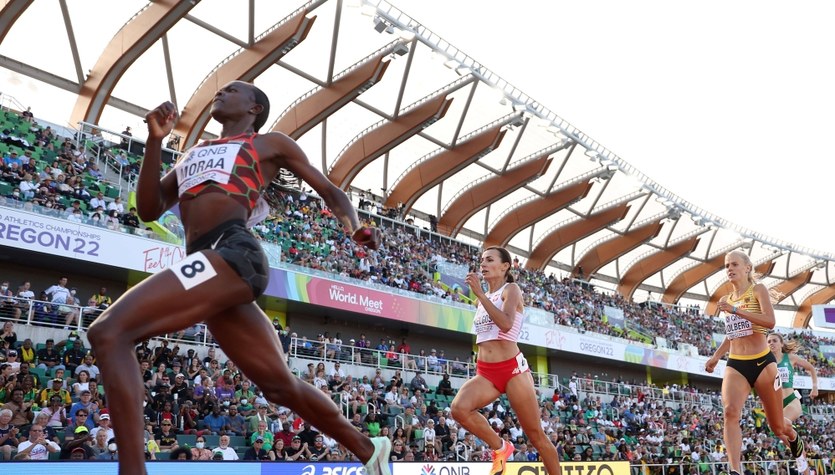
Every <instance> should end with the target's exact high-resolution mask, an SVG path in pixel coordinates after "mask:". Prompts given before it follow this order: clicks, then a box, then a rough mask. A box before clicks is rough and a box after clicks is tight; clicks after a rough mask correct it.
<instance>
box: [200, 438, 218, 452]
mask: <svg viewBox="0 0 835 475" xmlns="http://www.w3.org/2000/svg"><path fill="white" fill-rule="evenodd" d="M203 439H205V440H206V447H207V448H210V449H213V448H215V447H217V446H218V445H220V436H219V435H204V436H203Z"/></svg>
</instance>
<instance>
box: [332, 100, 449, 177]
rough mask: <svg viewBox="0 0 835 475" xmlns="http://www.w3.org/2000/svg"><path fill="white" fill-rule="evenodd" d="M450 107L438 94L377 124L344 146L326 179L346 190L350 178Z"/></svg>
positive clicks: (435, 119)
mask: <svg viewBox="0 0 835 475" xmlns="http://www.w3.org/2000/svg"><path fill="white" fill-rule="evenodd" d="M451 104H452V99H447V98H446V96H445V95H444V94H439V95H437V96H435V97H433V98H431V99H429V100H427V101H426V102H424V103H422V104H420V105H418V106H416V107H414V108H413V109H411V110H409V111H408V112H406V113H404V114H401V115H400V116H398V117H397V118H396V119H394V120H392V121H388V122H381V123H380V125H379V126H378V127H375V128H373V129H371V130H368V131H367V132H365V133H364V134H363V135H362V136H360V137H359V138H357V139H355V140H354V141H353V142H352V143H351V144H350V145H348V146H347V147H345V149H344V150H343V151H342V153H341V154H340V155H339V157H337V158H336V160H334V162H333V165H332V166H331V168H330V171H328V178H329V179H330V180H331V181H332V182H333V183H334V184H336V186H338V187H340V188H342V189H343V190H347V189H348V187H349V186H350V185H351V181H352V180H353V179H354V177H356V176H357V174H358V173H359V172H360V171H362V169H363V168H365V167H366V166H367V165H368V164H369V163H371V162H373V161H374V160H376V159H377V158H379V157H381V156H382V155H385V154H386V153H387V152H388V151H389V150H391V149H393V148H394V147H396V146H398V145H400V144H401V143H403V142H404V141H405V140H407V139H409V138H410V137H412V136H413V135H415V134H417V133H418V132H420V131H421V130H423V129H424V128H426V127H428V126H429V125H431V124H433V123H435V122H436V121H438V120H439V119H440V118H441V117H443V116H444V114H446V111H447V110H449V106H450V105H451Z"/></svg>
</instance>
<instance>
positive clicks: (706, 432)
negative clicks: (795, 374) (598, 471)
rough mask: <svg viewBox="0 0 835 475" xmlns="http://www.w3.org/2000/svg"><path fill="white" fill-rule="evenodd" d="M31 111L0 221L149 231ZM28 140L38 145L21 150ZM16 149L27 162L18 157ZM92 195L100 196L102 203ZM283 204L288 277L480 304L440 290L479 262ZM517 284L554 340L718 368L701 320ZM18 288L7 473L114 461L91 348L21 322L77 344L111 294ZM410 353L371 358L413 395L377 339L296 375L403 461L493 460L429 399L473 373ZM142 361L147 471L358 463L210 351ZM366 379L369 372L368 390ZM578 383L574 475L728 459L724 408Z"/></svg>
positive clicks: (275, 224) (525, 281)
mask: <svg viewBox="0 0 835 475" xmlns="http://www.w3.org/2000/svg"><path fill="white" fill-rule="evenodd" d="M26 112H28V115H27V114H24V115H21V117H20V121H21V122H20V123H19V124H18V125H16V126H15V127H12V128H11V129H10V128H4V129H3V131H2V137H0V139H2V140H3V142H4V143H6V145H9V144H13V145H14V148H11V147H8V146H7V147H6V149H5V151H4V153H3V156H2V161H0V175H1V176H0V180H2V181H3V182H5V183H7V184H9V185H11V191H10V192H7V193H5V196H3V197H2V199H3V202H2V203H0V204H3V205H5V206H14V207H20V208H23V209H27V210H40V211H41V212H44V213H46V214H48V215H51V216H56V217H62V218H64V219H67V220H69V221H76V222H83V223H87V224H91V225H94V226H102V227H107V228H110V229H121V228H120V226H126V227H127V228H131V229H136V228H138V227H139V221H138V218H136V214H135V209H128V210H127V211H125V207H124V204H123V203H122V202H121V198H120V197H119V196H112V197H107V198H105V194H104V192H103V191H102V187H103V185H102V182H101V180H102V178H103V174H102V172H101V170H99V169H98V165H97V163H95V161H94V160H91V157H90V156H89V155H88V153H89V152H88V150H87V149H86V146H81V145H79V144H77V143H75V142H74V141H73V140H71V139H70V138H61V137H57V136H56V135H55V134H54V132H53V131H52V130H51V128H50V127H39V126H37V124H36V122H34V118H33V116H32V115H31V111H26ZM3 113H4V114H6V118H8V113H7V112H3ZM23 122H26V123H27V124H28V125H27V126H23V125H21V124H22V123H23ZM6 125H8V123H7V124H6ZM16 127H19V128H21V129H26V134H25V138H23V137H22V135H23V134H21V133H20V132H21V130H18V129H17V128H16ZM18 150H24V151H23V153H22V156H19V153H18ZM105 153H111V154H112V156H113V158H114V161H115V163H119V164H120V165H121V167H120V169H124V170H130V169H131V164H132V161H131V160H130V159H129V158H128V156H127V155H126V154H125V153H123V152H119V151H116V152H111V151H106V152H105ZM105 163H107V162H105ZM91 184H95V185H96V186H95V187H94V188H96V189H97V190H98V191H97V190H96V189H94V190H92V192H91V190H90V185H91ZM273 198H274V200H273V201H274V202H276V203H281V204H282V206H280V207H275V208H274V210H273V213H272V214H271V215H270V217H269V218H268V219H267V220H266V221H265V222H263V223H261V224H260V225H258V226H257V227H256V228H255V232H256V233H257V234H258V235H259V236H260V237H261V238H262V239H264V240H265V241H268V242H273V243H276V244H278V245H280V246H281V248H282V254H283V259H284V260H286V261H288V262H290V263H292V264H295V265H299V266H303V267H307V268H311V269H316V270H320V271H324V272H330V273H334V274H339V275H341V276H344V277H351V278H355V279H359V280H362V281H367V282H373V283H376V284H381V285H386V286H389V287H392V288H396V289H399V290H402V291H410V292H416V293H420V294H424V295H431V296H434V297H437V298H442V299H449V300H453V301H458V302H470V299H469V296H468V295H467V294H465V293H463V292H462V289H461V288H460V287H458V288H456V287H455V286H450V285H446V284H443V283H442V281H441V280H440V279H439V278H438V272H439V271H438V268H439V264H440V263H449V264H453V265H458V266H464V267H469V266H470V265H471V264H472V263H473V262H477V261H478V253H479V250H478V249H477V248H474V247H472V246H468V245H466V244H463V243H460V242H455V241H453V240H450V239H447V238H442V237H439V236H438V235H436V234H432V233H429V232H426V231H424V230H420V229H418V228H415V227H413V226H408V225H404V224H403V223H402V222H401V223H393V222H391V221H390V220H387V219H386V220H383V219H381V218H380V217H379V216H376V215H373V214H368V213H363V217H364V219H365V221H366V222H365V223H364V224H368V225H376V226H381V227H384V228H386V238H385V239H386V243H385V245H384V246H382V247H381V249H380V250H378V251H367V250H365V249H363V248H361V247H358V246H356V245H354V244H353V243H352V242H351V240H350V239H349V238H348V237H347V236H345V235H344V234H343V233H341V232H340V231H339V230H338V229H339V226H338V223H337V222H336V220H335V219H334V217H333V216H332V214H331V213H330V211H329V210H328V209H327V208H325V207H323V206H322V203H321V201H320V200H319V199H318V198H316V197H313V196H310V195H308V194H306V193H305V192H304V191H303V190H301V191H299V190H286V191H284V192H282V193H281V194H279V195H277V196H275V197H273ZM515 267H516V276H517V280H518V282H519V285H520V286H521V287H522V289H523V292H524V294H525V299H526V305H528V306H531V307H536V308H540V309H543V310H545V311H548V312H550V313H551V314H553V318H554V323H556V324H561V325H566V326H570V327H574V328H576V329H578V330H580V331H595V332H598V333H603V334H606V335H611V336H616V337H621V338H627V339H636V340H641V341H645V339H646V338H649V339H650V341H652V339H653V338H655V337H662V338H664V339H665V340H666V341H667V342H668V344H669V345H671V346H672V347H675V346H676V345H677V343H678V342H686V343H689V344H692V345H694V346H696V348H697V349H698V351H699V353H700V354H702V355H709V354H711V353H712V352H713V350H714V345H715V343H714V340H713V334H714V333H718V332H721V330H720V326H719V325H720V324H719V321H718V320H717V319H714V318H711V317H708V316H704V315H702V314H700V313H699V312H698V311H697V309H696V310H694V309H692V308H680V307H674V306H662V305H656V304H652V303H643V304H638V303H636V302H632V301H628V300H625V299H623V298H622V297H620V296H618V295H615V294H610V293H607V292H604V291H600V290H597V289H595V288H594V287H593V286H591V285H589V284H588V283H587V282H582V281H576V280H571V279H567V278H559V277H557V276H554V275H546V274H545V273H543V272H540V271H531V270H527V269H524V268H522V267H521V266H519V263H518V261H516V262H515ZM16 288H17V291H16V292H15V291H13V290H12V288H11V286H10V282H9V281H5V282H3V285H2V286H0V298H2V303H0V318H2V319H5V320H8V321H6V322H5V324H4V328H3V333H2V335H0V341H2V344H3V348H2V351H0V361H2V362H1V363H0V403H2V409H0V455H2V457H3V458H4V459H6V460H8V459H11V458H15V459H33V460H43V459H46V458H49V457H50V454H58V455H55V457H60V458H62V459H92V458H98V459H114V458H117V457H118V445H117V442H116V441H115V439H114V437H113V431H112V428H111V427H110V418H111V416H112V417H119V415H118V414H112V415H111V414H110V413H109V411H108V410H107V404H106V395H105V394H103V393H102V390H101V385H100V383H101V375H100V373H99V371H98V368H97V367H96V364H95V363H96V356H95V354H94V353H93V352H92V351H91V350H90V349H87V348H85V347H84V346H83V340H82V339H81V338H80V337H79V334H78V332H76V331H71V332H70V333H69V334H68V336H67V338H66V339H64V340H62V341H59V342H55V341H53V340H46V341H44V342H42V343H41V342H33V341H31V340H29V339H24V340H23V341H18V340H17V338H16V335H15V333H14V327H13V323H12V320H19V319H21V318H22V316H23V315H24V314H29V313H30V312H31V313H32V314H33V315H34V318H33V320H32V321H33V322H34V323H37V322H44V323H50V324H55V325H59V326H60V325H61V324H63V325H64V326H65V327H66V329H67V330H69V329H70V328H73V327H76V326H77V325H78V324H79V322H80V321H81V322H85V323H86V322H90V321H92V320H93V319H95V317H96V316H97V315H98V313H100V312H101V311H102V310H103V309H105V308H107V306H108V305H110V304H111V303H112V300H111V299H110V297H108V296H107V290H106V289H105V288H102V289H101V291H100V292H99V293H98V294H96V295H93V296H92V297H90V299H88V301H87V305H86V306H84V305H81V304H80V302H79V300H78V298H77V297H76V295H75V292H74V291H73V289H72V288H69V287H67V280H66V278H64V279H61V280H59V281H58V282H57V283H56V284H55V285H53V286H51V287H49V288H48V289H46V290H45V291H44V292H42V293H40V294H39V297H38V298H37V299H35V294H34V291H33V290H32V289H31V285H29V283H28V282H23V283H21V284H20V285H19V286H17V287H16ZM604 307H616V308H619V309H622V310H623V312H624V316H625V321H626V325H625V326H624V327H620V326H618V325H614V324H610V323H609V321H608V319H607V318H606V315H605V312H604ZM279 331H280V332H284V333H283V334H282V333H280V337H282V342H283V343H285V342H286V341H288V340H287V339H288V337H289V336H290V334H289V331H288V329H279ZM793 337H794V338H796V339H798V340H800V341H801V342H802V343H803V345H802V347H803V350H802V353H801V355H802V356H804V357H805V358H806V359H808V360H810V362H811V363H812V364H813V365H815V366H816V367H817V368H818V371H819V375H821V376H823V377H827V376H831V375H832V374H833V368H835V366H833V363H832V362H831V361H830V360H828V359H826V358H825V357H823V355H822V354H821V353H820V352H819V351H817V348H818V347H819V346H820V345H832V344H833V339H832V338H828V337H822V336H819V335H815V334H812V333H810V332H798V333H796V334H795V335H793ZM360 342H362V343H360ZM404 345H406V342H405V340H404V341H402V342H401V343H400V344H399V345H398V344H397V343H396V342H394V341H393V340H389V341H382V342H381V343H380V344H379V345H376V346H374V349H376V350H379V351H384V352H387V353H388V354H387V356H390V358H387V359H388V360H390V361H392V360H393V361H395V362H396V363H397V364H398V365H399V366H400V367H401V368H403V369H404V370H407V369H411V370H413V371H414V373H415V377H414V378H413V379H412V380H411V381H409V382H408V383H407V382H405V381H404V380H403V377H402V376H401V372H400V371H399V370H395V371H394V373H393V375H391V377H383V376H382V374H383V373H382V369H381V368H373V369H371V370H368V368H367V365H368V364H369V363H370V362H371V361H369V360H368V359H367V358H366V354H365V353H363V352H362V351H358V352H353V351H351V352H349V353H344V348H345V347H346V346H347V347H349V348H350V347H351V346H353V347H355V348H357V349H359V350H365V349H371V348H372V344H371V343H370V342H368V341H367V340H365V338H364V335H361V336H360V339H359V340H354V341H351V342H350V344H349V345H343V344H342V341H341V339H340V338H339V337H338V335H337V336H336V337H330V336H329V335H327V334H326V332H325V333H323V334H322V335H320V336H319V337H318V338H317V339H316V340H311V341H310V342H305V343H303V346H302V353H304V352H308V353H307V354H308V355H309V356H312V357H318V358H321V359H324V360H327V361H328V362H329V363H328V364H329V365H330V366H326V364H325V362H322V363H320V364H319V366H318V367H314V365H313V364H311V365H310V366H309V367H308V368H306V369H305V368H298V370H299V373H300V377H302V378H304V379H305V380H307V381H308V382H309V383H310V384H313V385H315V386H316V387H317V388H319V389H320V390H322V391H323V392H326V393H327V394H328V395H329V396H331V397H332V398H333V399H334V400H335V402H336V403H338V404H343V405H344V407H345V408H346V412H347V416H348V417H349V418H350V419H351V421H352V424H353V425H354V426H355V427H356V428H357V430H359V431H362V432H363V433H365V434H368V435H369V436H378V435H385V436H388V437H390V438H391V439H392V441H393V447H394V449H393V454H392V459H393V460H426V461H432V460H460V459H467V460H487V459H489V457H490V452H491V451H490V450H489V449H488V448H487V447H485V446H484V444H483V443H482V442H481V441H480V440H478V439H476V438H475V437H473V435H472V434H469V433H467V432H466V431H465V430H464V429H463V428H461V427H460V425H459V424H457V423H456V421H454V420H453V419H452V417H451V414H450V410H449V402H450V401H451V397H452V396H453V395H454V393H455V391H454V389H453V388H452V387H451V384H450V382H449V381H450V380H449V374H447V375H446V376H444V378H443V379H442V382H441V384H439V385H438V386H436V387H429V386H427V385H426V382H425V380H423V377H422V373H423V372H424V371H432V372H439V373H440V372H447V373H450V374H452V375H453V376H454V375H461V374H465V373H466V371H465V364H466V363H465V362H462V361H458V360H457V359H446V358H444V357H443V354H442V353H443V351H442V350H441V351H440V353H441V354H440V355H438V354H437V351H436V350H430V352H429V353H426V352H422V351H421V352H418V353H416V354H412V353H411V351H410V350H409V349H406V350H405V351H402V350H404ZM285 350H287V346H286V345H285ZM136 352H137V358H138V360H139V361H140V362H141V367H142V377H143V380H144V381H145V400H146V405H145V417H146V423H147V425H146V431H145V440H146V448H147V456H148V458H149V459H157V458H167V459H181V458H184V459H188V460H212V459H222V460H236V459H238V458H243V459H251V460H271V461H272V460H276V461H280V460H329V461H338V460H351V459H353V456H352V454H350V453H348V452H347V451H346V450H345V448H344V447H341V446H340V445H339V444H338V443H336V441H334V440H333V439H331V438H329V437H328V436H327V435H326V434H324V433H322V432H321V431H320V430H319V429H321V428H315V427H311V426H310V424H309V423H305V421H303V420H301V418H299V417H298V416H297V415H296V414H294V413H293V412H292V411H290V410H289V409H288V408H284V407H278V406H275V405H273V404H271V403H270V402H269V401H266V400H265V399H264V397H263V394H262V393H261V392H260V390H259V389H258V388H257V387H254V386H252V384H251V383H250V382H249V381H248V380H247V379H246V377H245V376H244V375H243V374H241V373H240V372H239V371H238V370H237V368H236V367H235V366H234V363H232V362H231V361H223V362H221V361H220V360H219V359H217V358H215V355H214V350H213V349H212V348H208V351H207V355H206V356H205V357H201V356H200V355H197V354H196V352H195V350H193V349H191V350H188V351H187V352H185V353H181V352H180V349H179V348H178V347H177V346H176V345H174V346H173V347H171V346H170V343H169V342H168V341H166V340H162V341H161V342H160V343H159V345H158V346H155V347H154V348H151V347H150V346H149V343H148V342H143V343H142V344H141V345H139V346H138V347H137V349H136ZM398 360H400V361H398ZM341 364H345V365H346V366H348V367H349V368H350V369H351V373H353V374H349V373H346V371H345V368H341V367H340V365H341ZM357 371H359V372H362V371H369V372H368V373H367V374H362V375H358V374H356V372H357ZM422 380H423V381H422ZM571 383H573V385H574V387H573V389H572V384H571ZM571 383H569V384H568V385H566V386H560V387H559V388H557V389H556V390H555V391H554V390H551V392H552V393H553V394H548V392H549V391H548V390H546V389H544V388H541V389H540V396H541V397H540V406H541V409H542V424H543V427H545V428H546V431H547V432H548V433H549V437H551V440H552V441H553V442H554V444H555V445H556V446H557V448H558V451H559V453H560V455H561V457H562V458H563V460H629V461H631V462H633V463H656V462H658V463H665V464H672V463H687V464H689V465H690V466H693V467H696V469H697V471H702V470H703V468H704V463H707V462H709V461H721V460H722V459H723V457H724V448H723V447H722V442H721V440H722V437H721V416H720V414H721V410H717V409H718V408H717V407H716V404H717V403H716V402H715V398H714V399H713V402H711V403H710V404H712V406H711V407H699V406H698V405H696V404H694V403H685V402H679V403H671V402H670V401H667V400H665V399H664V398H656V397H655V396H653V395H652V394H653V393H652V392H651V391H649V390H648V389H645V388H646V386H642V385H640V384H638V383H636V382H631V383H630V384H626V383H618V387H619V388H620V389H619V391H618V393H617V394H615V395H612V394H610V393H608V392H607V393H598V392H597V391H595V386H594V384H591V385H590V386H588V387H583V386H582V385H581V384H579V383H578V382H577V380H576V379H572V382H571ZM676 390H677V391H679V389H678V388H676ZM681 391H685V389H681ZM688 391H695V390H690V389H688ZM484 414H485V416H486V417H487V418H488V420H489V421H490V423H491V425H492V426H493V428H494V430H496V432H497V433H499V434H500V435H501V436H502V437H504V438H507V439H508V440H511V441H512V442H513V443H514V444H515V445H516V447H517V453H516V457H517V460H537V457H538V455H537V454H536V453H535V452H534V451H533V449H532V447H530V446H529V445H528V444H527V440H526V437H525V435H524V433H522V431H521V429H520V426H519V424H518V421H517V420H516V419H515V417H514V414H513V413H512V411H511V410H510V408H509V405H508V404H507V401H506V400H499V401H496V402H495V403H493V404H491V405H490V406H488V407H486V408H484ZM806 417H807V420H805V421H804V423H803V424H801V427H802V430H803V431H805V434H804V438H805V439H806V440H808V441H809V442H807V444H808V446H807V450H809V451H810V455H811V457H812V458H814V457H815V456H821V457H824V459H826V457H828V456H829V454H831V453H832V452H833V449H835V447H834V446H833V443H834V442H835V441H834V440H833V437H835V429H833V428H832V424H831V420H817V419H812V418H810V417H808V416H806ZM763 422H764V418H763V417H762V414H761V413H759V412H758V411H757V410H753V411H751V412H750V414H749V416H748V419H747V420H746V423H745V427H746V430H745V443H744V445H745V457H746V459H748V460H756V461H761V462H762V463H763V464H764V465H763V467H767V466H768V465H767V464H768V463H769V462H770V461H773V460H782V459H786V458H789V457H788V456H787V449H786V448H785V447H783V446H782V445H781V444H780V443H779V442H778V441H776V440H775V439H774V438H773V437H771V436H770V435H769V433H768V431H767V428H766V427H765V425H764V424H763ZM827 460H828V459H827ZM825 463H829V462H825ZM764 470H766V469H764ZM764 473H765V472H764Z"/></svg>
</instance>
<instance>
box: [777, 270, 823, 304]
mask: <svg viewBox="0 0 835 475" xmlns="http://www.w3.org/2000/svg"><path fill="white" fill-rule="evenodd" d="M814 273H815V271H814V270H807V271H804V272H799V273H798V274H796V275H794V276H793V277H792V278H791V279H789V280H784V281H783V282H780V283H779V284H777V285H775V286H774V287H773V288H774V290H776V291H777V292H779V293H780V295H782V297H780V300H779V302H782V301H783V300H785V299H787V298H789V297H790V296H791V295H792V294H794V293H795V292H797V291H798V290H800V288H801V287H803V286H804V285H806V284H808V283H809V282H811V281H812V274H814Z"/></svg>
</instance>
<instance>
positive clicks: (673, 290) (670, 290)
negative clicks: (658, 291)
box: [661, 252, 725, 303]
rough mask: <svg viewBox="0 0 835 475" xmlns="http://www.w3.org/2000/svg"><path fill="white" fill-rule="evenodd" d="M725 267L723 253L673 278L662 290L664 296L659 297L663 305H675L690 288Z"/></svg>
mask: <svg viewBox="0 0 835 475" xmlns="http://www.w3.org/2000/svg"><path fill="white" fill-rule="evenodd" d="M723 267H725V253H724V252H722V253H719V254H717V255H715V256H713V257H711V258H710V259H708V260H706V261H705V262H702V263H700V264H696V265H695V266H693V267H691V268H689V269H687V270H685V271H684V272H682V273H680V274H679V275H677V276H675V277H674V278H673V281H672V282H670V285H668V286H667V288H666V289H664V295H662V296H661V302H663V303H676V302H678V299H680V298H681V296H682V295H684V292H686V291H687V289H689V288H690V287H693V286H694V285H696V284H698V283H699V282H702V281H704V280H705V279H707V278H708V277H710V276H711V275H713V274H715V273H716V272H719V271H720V270H722V268H723Z"/></svg>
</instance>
